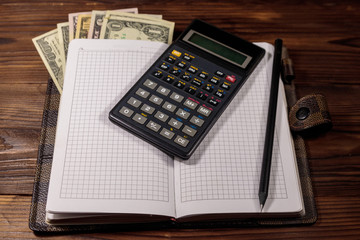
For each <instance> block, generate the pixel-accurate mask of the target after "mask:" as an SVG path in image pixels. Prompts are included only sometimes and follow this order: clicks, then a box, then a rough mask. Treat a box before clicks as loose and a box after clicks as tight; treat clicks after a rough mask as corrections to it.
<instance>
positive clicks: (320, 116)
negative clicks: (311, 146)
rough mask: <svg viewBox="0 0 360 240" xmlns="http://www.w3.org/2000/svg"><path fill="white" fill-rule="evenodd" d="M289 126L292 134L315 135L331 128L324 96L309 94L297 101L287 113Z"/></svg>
mask: <svg viewBox="0 0 360 240" xmlns="http://www.w3.org/2000/svg"><path fill="white" fill-rule="evenodd" d="M289 125H290V129H291V131H293V132H296V133H299V134H306V135H316V134H319V133H322V132H325V131H328V130H330V129H331V127H332V122H331V117H330V113H329V110H328V107H327V102H326V98H325V96H323V95H321V94H311V95H307V96H305V97H303V98H301V99H299V100H298V101H297V102H296V103H295V105H294V106H293V107H292V108H291V109H290V112H289Z"/></svg>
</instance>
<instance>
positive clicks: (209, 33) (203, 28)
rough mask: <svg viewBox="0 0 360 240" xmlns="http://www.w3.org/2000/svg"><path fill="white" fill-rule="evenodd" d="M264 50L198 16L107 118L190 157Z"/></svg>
mask: <svg viewBox="0 0 360 240" xmlns="http://www.w3.org/2000/svg"><path fill="white" fill-rule="evenodd" d="M264 54H265V50H264V49H262V48H260V47H258V46H256V45H254V44H252V43H250V42H248V41H245V40H243V39H241V38H238V37H237V36H235V35H232V34H230V33H228V32H225V31H223V30H221V29H219V28H216V27H215V26H212V25H210V24H208V23H206V22H203V21H201V20H198V19H195V20H194V21H193V22H192V23H191V24H190V25H189V26H188V27H187V29H186V30H185V31H184V32H183V33H182V34H181V35H180V37H179V38H178V39H177V40H176V41H175V42H174V43H172V44H171V45H170V46H169V47H168V48H167V50H165V52H164V53H163V54H162V55H161V56H160V57H159V58H158V59H157V60H156V61H155V63H154V64H153V65H152V66H151V67H150V68H149V69H148V70H147V71H146V72H145V74H144V75H143V76H142V77H141V78H140V79H139V80H138V81H137V82H136V83H135V84H134V86H132V88H131V89H130V90H129V91H128V92H127V93H126V94H125V96H124V97H123V98H122V99H121V100H120V101H119V102H118V103H117V104H116V105H115V107H114V108H113V109H112V110H111V111H110V113H109V119H110V120H111V121H112V122H113V123H115V124H117V125H118V126H120V127H122V128H124V129H126V130H128V131H129V132H131V133H133V134H135V135H136V136H138V137H140V138H142V139H143V140H145V141H147V142H149V143H150V144H153V145H154V146H156V147H157V148H159V149H160V150H162V151H164V152H165V153H167V154H169V155H171V156H176V157H179V158H182V159H189V158H190V157H191V155H192V154H193V153H194V151H195V150H196V148H197V147H198V146H199V144H200V143H201V141H202V140H203V139H204V137H205V136H206V134H207V133H208V132H209V131H210V129H211V128H212V126H213V125H214V124H215V122H216V121H217V120H218V119H219V117H220V116H221V114H222V112H223V111H224V110H225V109H226V107H227V106H228V105H229V103H230V102H231V100H232V99H233V98H234V96H235V95H236V94H237V92H238V91H239V90H240V88H241V87H242V85H243V84H244V82H245V81H246V79H247V78H248V77H249V75H250V74H251V73H252V72H253V70H254V68H255V67H256V66H257V64H258V63H259V62H260V60H261V59H262V57H263V56H264ZM244 117H246V116H244Z"/></svg>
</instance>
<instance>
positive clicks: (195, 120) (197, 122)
mask: <svg viewBox="0 0 360 240" xmlns="http://www.w3.org/2000/svg"><path fill="white" fill-rule="evenodd" d="M190 122H191V123H193V124H195V125H196V126H199V127H201V126H202V125H203V124H204V120H202V119H201V118H198V117H196V116H192V117H191V119H190Z"/></svg>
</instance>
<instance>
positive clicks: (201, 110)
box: [197, 106, 211, 117]
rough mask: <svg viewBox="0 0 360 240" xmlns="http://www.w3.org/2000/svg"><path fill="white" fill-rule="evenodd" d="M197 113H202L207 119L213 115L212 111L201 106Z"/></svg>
mask: <svg viewBox="0 0 360 240" xmlns="http://www.w3.org/2000/svg"><path fill="white" fill-rule="evenodd" d="M197 111H198V113H201V114H202V115H204V116H206V117H208V116H209V115H210V113H211V110H210V109H208V108H205V107H203V106H200V107H199V108H198V110H197Z"/></svg>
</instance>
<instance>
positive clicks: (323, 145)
mask: <svg viewBox="0 0 360 240" xmlns="http://www.w3.org/2000/svg"><path fill="white" fill-rule="evenodd" d="M128 7H138V8H139V12H140V13H153V14H162V15H163V18H164V19H167V20H169V21H174V22H175V23H176V25H175V38H176V37H177V36H179V34H180V33H181V31H182V30H184V28H185V27H186V26H187V25H188V24H189V23H190V22H191V20H192V19H193V18H200V19H203V20H205V21H207V22H209V23H212V24H214V25H216V26H218V27H220V28H223V29H225V30H227V31H229V32H231V33H233V34H235V35H237V36H240V37H242V38H245V39H248V40H250V41H261V42H271V43H272V42H273V41H274V39H276V38H282V39H283V40H284V44H285V45H286V46H287V47H288V49H289V53H290V57H291V58H292V60H293V62H294V66H295V73H296V89H297V94H298V96H299V97H302V96H305V95H307V94H310V93H322V94H323V95H325V96H326V98H327V100H328V106H329V110H330V113H331V117H332V120H333V124H334V126H333V128H332V130H331V131H330V132H328V133H327V134H323V135H321V136H318V137H317V138H311V139H306V146H307V150H308V156H309V164H310V168H311V174H312V181H313V187H314V192H315V200H316V204H317V209H318V214H319V219H318V221H317V223H315V224H314V225H312V226H301V227H281V228H230V229H184V230H177V229H166V230H153V231H133V232H130V231H129V232H120V233H119V232H111V233H88V234H77V235H65V236H61V235H58V236H53V238H54V239H69V238H70V237H74V238H78V239H89V238H102V239H118V238H122V239H165V238H176V239H185V238H190V239H193V238H197V239H209V238H215V239H219V238H221V239H239V238H243V239H271V238H273V239H305V238H307V239H319V238H324V239H359V236H360V204H359V203H360V101H359V97H360V67H359V59H360V30H359V29H360V2H359V1H356V0H352V1H340V0H339V1H335V0H334V1H330V0H321V1H315V0H313V1H278V0H275V1H253V2H250V1H234V0H231V1H209V0H198V1H190V0H182V1H174V0H171V1H159V0H152V1H148V0H133V1H116V0H94V1H86V0H79V1H73V0H64V1H61V0H56V1H49V0H40V1H37V0H2V1H1V3H0V12H1V16H2V18H1V21H0V32H1V34H0V238H5V239H32V238H37V237H39V236H37V235H34V234H33V233H32V232H31V230H29V228H28V215H29V208H30V202H31V192H32V184H33V178H34V173H35V166H36V157H37V147H38V143H39V137H40V130H41V118H42V110H43V104H44V99H45V90H46V85H47V79H48V73H47V71H46V69H45V67H44V65H43V63H42V61H41V59H40V57H39V56H38V54H37V52H36V50H35V47H34V46H33V44H32V41H31V39H32V38H33V37H36V36H38V35H40V34H42V33H45V32H47V31H50V30H52V29H54V28H55V27H56V24H57V23H60V22H65V21H67V14H68V13H72V12H83V11H90V10H105V9H118V8H128Z"/></svg>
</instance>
